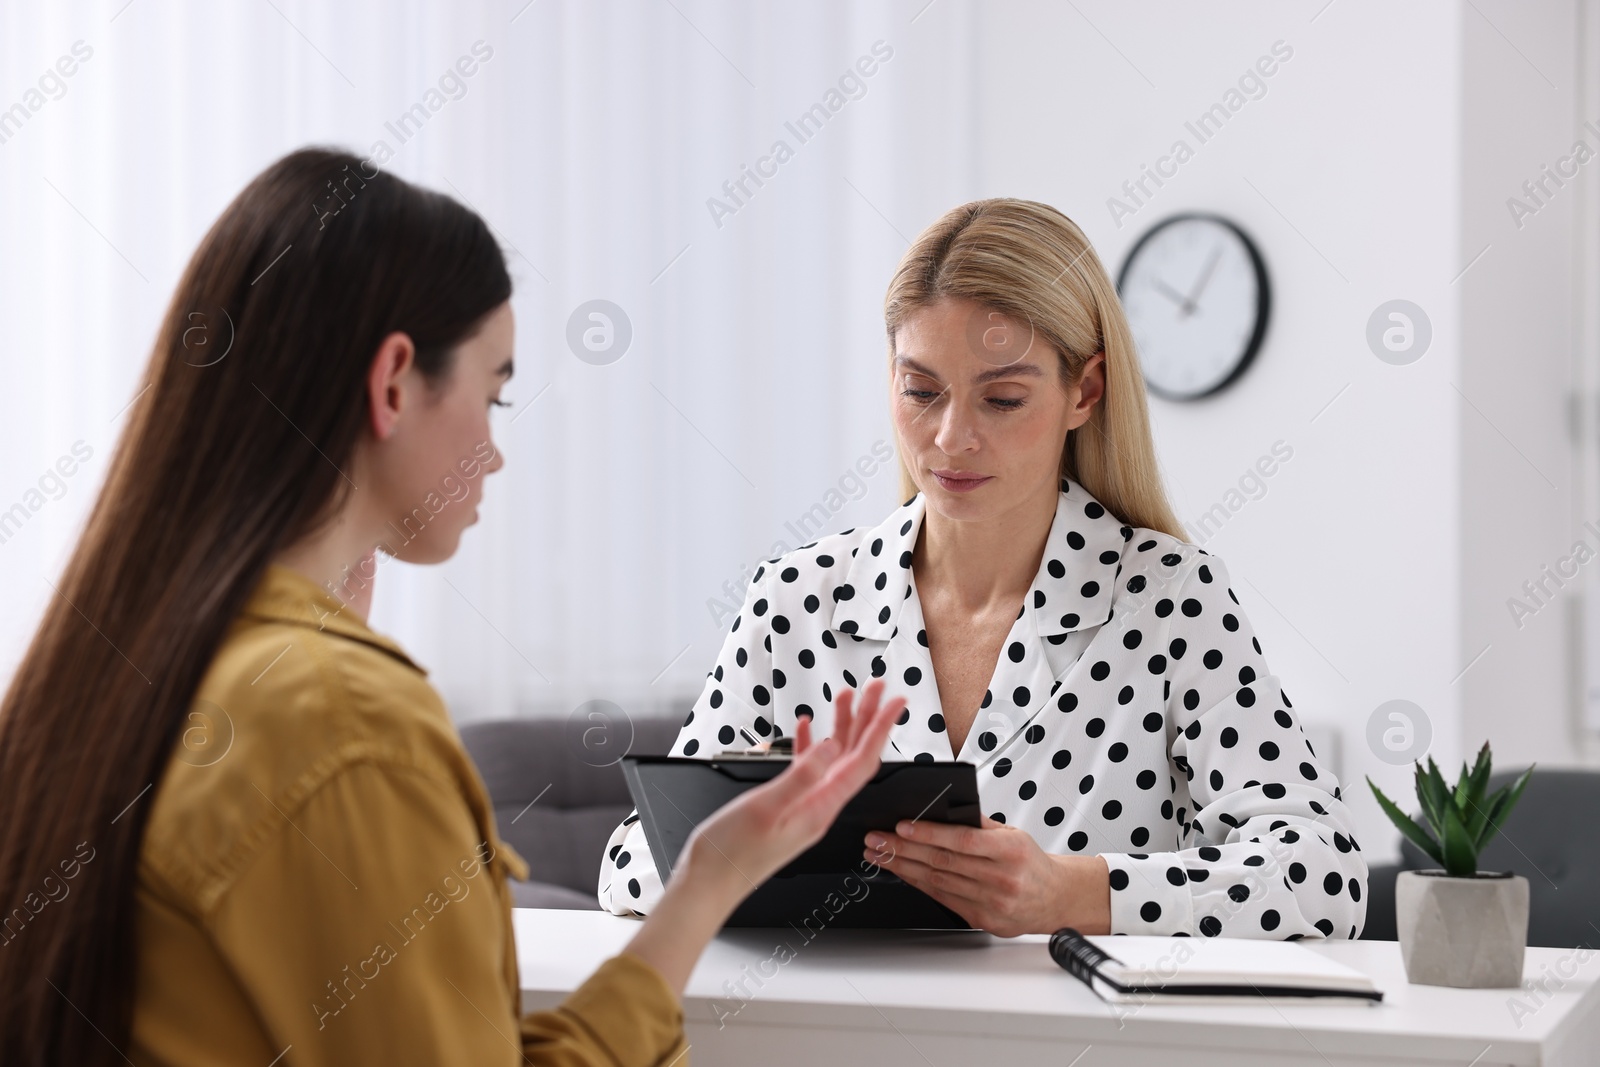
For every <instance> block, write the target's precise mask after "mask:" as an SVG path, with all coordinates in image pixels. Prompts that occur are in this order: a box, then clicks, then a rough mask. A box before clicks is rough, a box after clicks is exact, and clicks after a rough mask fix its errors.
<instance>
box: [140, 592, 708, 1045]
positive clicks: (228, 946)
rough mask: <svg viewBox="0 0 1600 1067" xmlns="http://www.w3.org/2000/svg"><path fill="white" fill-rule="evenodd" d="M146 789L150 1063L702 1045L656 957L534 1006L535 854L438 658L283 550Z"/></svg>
mask: <svg viewBox="0 0 1600 1067" xmlns="http://www.w3.org/2000/svg"><path fill="white" fill-rule="evenodd" d="M136 803H148V804H153V805H154V807H153V809H152V811H151V813H150V819H149V825H148V830H147V831H146V833H145V838H144V844H143V848H142V851H141V854H140V861H139V873H138V884H137V886H136V888H135V899H136V912H135V920H134V921H135V933H136V937H137V951H138V979H137V982H138V984H137V988H136V992H135V1002H134V1019H133V1037H132V1047H131V1048H130V1049H128V1050H126V1051H127V1056H128V1059H129V1060H130V1061H131V1062H133V1063H135V1064H138V1065H139V1067H145V1065H147V1064H149V1065H156V1064H161V1065H173V1067H177V1065H189V1064H195V1065H199V1064H206V1065H211V1064H218V1063H237V1064H257V1065H259V1067H268V1065H269V1064H270V1065H272V1067H313V1065H316V1067H320V1065H324V1064H326V1065H333V1064H340V1065H343V1064H361V1063H384V1064H389V1063H394V1064H402V1063H404V1064H410V1063H416V1064H439V1065H450V1064H462V1065H468V1064H470V1065H472V1067H484V1065H494V1064H505V1065H507V1067H510V1065H512V1064H517V1063H524V1062H525V1063H529V1064H533V1065H536V1067H543V1065H546V1064H549V1065H560V1067H578V1065H590V1064H606V1065H627V1067H632V1065H635V1064H637V1065H640V1067H643V1065H666V1064H674V1065H678V1064H684V1063H687V1062H688V1059H687V1056H685V1055H684V1053H685V1052H686V1047H685V1045H684V1038H683V1016H682V1011H681V1009H680V1007H679V1005H678V1003H677V999H676V997H675V996H674V995H673V993H672V990H671V989H670V988H669V987H668V986H667V985H666V983H665V981H664V980H663V979H662V978H661V976H660V974H658V973H657V972H656V971H655V970H654V969H653V968H652V967H650V966H649V965H648V964H646V963H644V962H643V961H642V960H640V959H639V958H637V957H635V956H631V955H628V954H622V955H619V956H616V957H614V958H613V959H611V960H609V961H607V962H606V963H605V964H604V965H602V966H601V968H600V969H599V970H598V971H596V972H595V974H594V975H593V976H592V977H591V978H590V979H589V980H588V981H587V982H585V983H584V985H582V986H581V987H579V988H578V989H577V990H576V991H575V992H574V993H573V994H572V995H571V996H570V997H568V998H567V1000H566V1001H565V1002H564V1003H563V1004H562V1006H561V1007H560V1008H558V1009H556V1010H555V1011H549V1012H538V1013H534V1014H529V1015H521V1014H520V1011H519V1001H520V994H519V991H518V985H517V960H516V952H515V947H514V943H513V940H512V928H511V896H510V892H509V890H508V888H507V885H506V878H507V876H508V874H514V875H516V876H518V877H523V876H525V875H526V871H527V868H526V866H525V864H524V863H523V861H522V859H521V857H519V856H517V855H516V853H515V852H513V851H512V850H511V848H510V847H509V846H507V845H506V844H504V843H503V842H501V840H500V839H499V837H498V836H497V835H496V831H495V825H494V816H493V810H492V808H491V807H490V804H489V800H488V797H487V795H486V793H485V790H484V788H483V784H482V782H481V780H480V779H479V777H478V774H477V772H476V770H475V769H474V768H473V766H472V763H471V761H470V760H469V759H468V758H467V755H466V753H465V751H464V750H463V749H462V747H461V742H460V738H459V736H458V735H457V733H456V730H455V727H454V725H453V724H452V722H451V720H450V717H449V715H448V713H447V712H446V710H445V707H444V704H443V702H442V701H441V700H440V698H439V695H438V694H437V693H436V692H435V691H434V689H433V687H432V686H431V685H429V684H428V682H427V681H426V679H425V672H424V671H423V669H422V668H421V667H419V666H417V664H415V663H413V662H412V661H411V659H410V658H408V657H407V656H406V654H405V653H404V652H403V651H402V650H401V649H400V648H399V646H397V645H396V644H395V643H394V642H392V641H390V640H388V639H387V638H384V637H382V636H379V635H378V634H376V633H374V632H373V631H372V630H370V629H368V627H367V626H366V624H365V622H364V621H363V620H362V619H360V618H359V617H358V616H357V615H356V614H355V613H354V612H353V611H352V610H350V609H348V608H343V607H342V606H341V604H340V602H339V601H338V600H337V599H335V598H334V597H332V596H330V595H329V594H328V593H326V592H324V591H323V590H322V589H321V588H320V587H319V586H317V584H316V583H315V582H313V581H312V580H310V579H309V578H306V577H304V576H302V575H300V574H298V573H296V572H294V571H291V570H288V569H286V568H284V567H280V566H276V565H274V566H273V567H271V568H270V569H269V571H268V573H267V575H266V577H265V579H264V580H263V581H262V582H261V584H260V586H259V587H258V588H257V589H256V591H255V592H254V594H253V595H252V597H251V599H250V602H249V604H248V606H247V607H246V608H245V610H244V612H243V613H242V614H241V616H240V618H239V619H238V620H237V621H236V622H235V623H234V624H233V626H232V627H231V628H230V629H229V631H228V633H227V636H226V638H225V640H224V642H223V644H222V646H221V648H220V650H219V651H218V653H217V655H216V658H215V660H214V661H213V662H212V664H211V667H210V669H209V671H208V672H207V674H206V676H205V679H204V681H203V682H202V684H201V686H200V689H199V691H198V693H197V695H196V700H195V703H194V705H193V708H192V709H191V712H190V714H189V716H188V718H187V719H186V721H185V723H184V728H183V733H182V737H181V738H180V741H179V744H178V746H177V748H176V750H175V752H174V755H173V758H172V760H171V761H170V763H169V764H168V766H167V768H166V770H165V772H164V773H163V775H162V776H161V778H160V780H159V781H158V782H156V783H155V784H154V788H153V789H152V790H151V792H150V793H149V794H146V795H145V796H143V797H142V798H141V799H139V800H138V801H136ZM598 862H599V857H596V863H598Z"/></svg>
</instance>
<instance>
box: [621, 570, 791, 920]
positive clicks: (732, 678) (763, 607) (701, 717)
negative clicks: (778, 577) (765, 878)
mask: <svg viewBox="0 0 1600 1067" xmlns="http://www.w3.org/2000/svg"><path fill="white" fill-rule="evenodd" d="M772 576H773V569H772V567H771V565H770V563H769V564H766V565H763V566H761V567H759V568H757V570H756V573H755V575H754V577H752V578H751V580H750V586H749V588H748V589H746V590H745V595H744V604H743V606H741V607H740V609H739V614H737V615H735V616H734V619H733V626H732V628H731V629H730V630H729V631H728V636H727V638H726V639H725V640H724V641H723V642H722V651H721V652H720V653H719V654H718V656H717V662H716V665H715V666H714V667H713V668H712V670H711V673H710V674H708V675H706V682H705V686H704V687H703V688H702V689H701V690H700V696H699V698H698V699H697V700H696V701H695V702H694V707H693V708H691V709H690V711H689V715H688V717H687V718H685V719H684V720H683V727H682V729H680V730H679V731H678V738H677V740H676V741H674V742H673V745H672V748H671V750H670V751H669V752H668V755H671V756H691V757H698V758H701V759H710V758H711V757H713V756H715V755H717V753H719V752H721V751H722V750H723V749H725V748H748V747H750V746H751V745H754V744H758V743H760V742H762V741H770V740H772V739H773V738H775V737H782V736H783V730H782V728H781V727H779V726H778V725H777V722H776V716H775V714H774V713H773V707H774V702H773V691H774V690H776V689H782V688H783V686H784V681H785V679H784V677H783V673H782V672H781V671H778V670H774V669H773V666H772V646H771V640H770V639H771V635H772V633H773V631H774V629H775V628H776V629H777V630H778V632H780V633H781V632H783V631H784V630H786V629H787V628H788V624H787V621H785V620H783V619H782V617H781V616H779V615H777V614H775V608H774V607H773V605H772V602H771V599H770V598H771V593H772V590H771V585H772ZM661 893H662V885H661V877H660V875H659V874H658V873H657V871H656V862H655V858H654V857H653V856H651V854H650V846H649V844H647V843H646V841H645V837H644V828H643V827H642V826H641V825H640V824H639V812H638V810H637V809H635V810H634V811H632V812H630V813H629V814H628V817H627V818H625V819H623V820H622V823H621V824H620V825H619V826H618V827H617V828H616V829H615V830H613V831H612V832H611V839H610V840H609V841H607V842H606V852H605V855H604V856H603V857H601V860H600V884H599V892H598V896H599V900H600V906H601V907H602V908H604V909H605V910H606V911H609V912H611V913H612V914H613V915H646V914H648V913H649V911H650V909H651V908H652V907H654V906H655V902H656V901H658V900H660V899H661Z"/></svg>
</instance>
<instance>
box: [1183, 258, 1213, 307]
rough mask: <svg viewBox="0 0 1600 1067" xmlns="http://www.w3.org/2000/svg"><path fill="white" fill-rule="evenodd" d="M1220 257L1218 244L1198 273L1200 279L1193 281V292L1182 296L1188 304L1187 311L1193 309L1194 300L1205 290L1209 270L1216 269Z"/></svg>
mask: <svg viewBox="0 0 1600 1067" xmlns="http://www.w3.org/2000/svg"><path fill="white" fill-rule="evenodd" d="M1221 258H1222V246H1221V245H1218V246H1217V247H1216V249H1215V250H1214V251H1213V252H1212V253H1211V259H1210V260H1209V261H1208V262H1207V263H1206V269H1205V270H1204V271H1202V272H1201V273H1200V279H1199V280H1198V281H1197V282H1195V283H1194V292H1192V293H1190V294H1189V295H1188V296H1187V297H1185V298H1184V300H1185V302H1186V303H1187V304H1188V305H1189V311H1193V310H1194V309H1195V301H1196V300H1198V299H1200V294H1201V293H1202V292H1204V291H1205V287H1206V283H1207V282H1209V281H1210V280H1211V272H1212V271H1214V270H1216V269H1217V261H1218V260H1220V259H1221Z"/></svg>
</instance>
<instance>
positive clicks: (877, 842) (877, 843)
mask: <svg viewBox="0 0 1600 1067" xmlns="http://www.w3.org/2000/svg"><path fill="white" fill-rule="evenodd" d="M888 843H889V839H888V838H886V837H883V836H881V835H879V834H868V835H867V847H868V848H882V847H883V846H884V845H887V844H888Z"/></svg>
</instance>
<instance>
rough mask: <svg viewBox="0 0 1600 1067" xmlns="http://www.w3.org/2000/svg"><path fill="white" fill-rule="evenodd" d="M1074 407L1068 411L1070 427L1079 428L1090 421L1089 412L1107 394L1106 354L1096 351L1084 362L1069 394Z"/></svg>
mask: <svg viewBox="0 0 1600 1067" xmlns="http://www.w3.org/2000/svg"><path fill="white" fill-rule="evenodd" d="M1068 395H1069V397H1070V399H1071V400H1072V408H1071V410H1070V411H1069V412H1068V418H1067V421H1068V423H1069V424H1070V425H1069V426H1068V429H1077V428H1078V427H1079V426H1082V425H1083V424H1084V423H1086V422H1088V421H1089V414H1090V413H1091V412H1092V411H1093V410H1094V406H1095V405H1096V404H1098V403H1099V402H1100V400H1101V398H1102V397H1104V396H1105V395H1106V354H1105V352H1103V351H1101V352H1096V353H1095V354H1094V355H1092V356H1090V357H1089V358H1088V360H1086V361H1085V362H1084V364H1083V370H1082V371H1080V372H1079V374H1078V380H1077V382H1076V383H1074V384H1073V386H1072V389H1071V392H1070V393H1069V394H1068Z"/></svg>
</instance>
